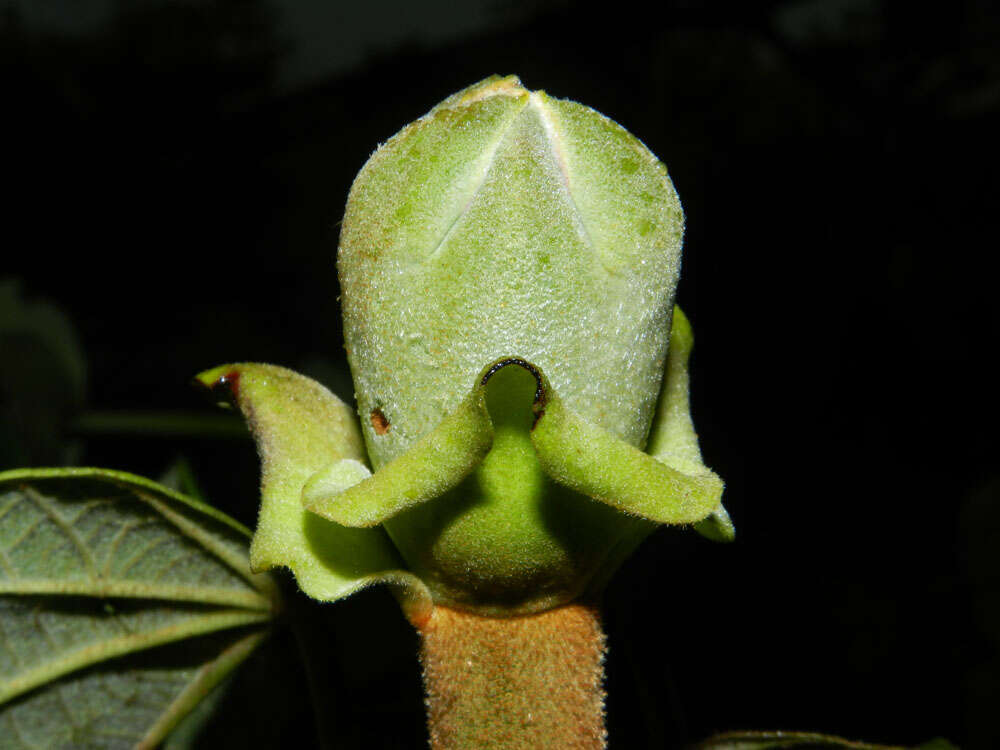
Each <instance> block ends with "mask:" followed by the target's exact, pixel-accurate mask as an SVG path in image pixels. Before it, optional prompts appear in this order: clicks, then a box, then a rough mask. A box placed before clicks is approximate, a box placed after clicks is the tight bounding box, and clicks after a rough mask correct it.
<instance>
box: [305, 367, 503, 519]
mask: <svg viewBox="0 0 1000 750" xmlns="http://www.w3.org/2000/svg"><path fill="white" fill-rule="evenodd" d="M492 445H493V424H492V422H491V421H490V415H489V412H488V411H487V410H486V402H485V395H484V390H483V388H482V386H481V385H479V386H477V387H475V388H473V389H472V391H471V392H470V393H469V394H468V395H467V396H466V397H465V399H464V400H463V401H462V402H461V403H460V404H459V405H458V408H456V409H455V410H454V411H452V412H451V413H450V414H448V415H447V416H446V417H445V418H444V419H442V420H441V422H440V424H438V426H437V427H435V428H434V429H433V430H431V431H430V432H428V433H427V434H426V435H424V436H423V437H422V438H420V439H419V440H418V441H417V442H416V443H415V444H414V445H413V446H412V447H411V448H410V449H409V450H408V451H406V452H405V453H403V454H402V455H400V456H397V457H396V458H394V459H393V460H392V461H390V462H389V463H387V464H386V465H385V466H383V467H382V468H381V469H379V470H378V471H377V472H375V474H371V475H370V476H368V477H367V478H365V477H364V476H363V475H361V474H360V473H359V472H358V470H357V468H356V467H353V466H351V465H350V464H347V463H346V462H344V461H338V462H336V463H334V464H332V465H330V466H329V467H327V468H326V469H324V470H323V471H321V472H319V473H317V474H316V475H314V476H313V477H312V479H310V481H309V482H308V484H307V485H306V486H305V488H304V490H303V493H302V502H303V504H304V505H305V507H306V508H308V509H309V510H310V511H312V512H313V513H315V514H317V515H320V516H322V517H323V518H326V519H329V520H331V521H335V522H336V523H339V524H343V525H344V526H351V527H367V526H376V525H378V524H380V523H383V522H385V521H387V520H389V519H390V518H392V517H393V516H396V515H398V514H399V513H401V512H402V511H404V510H407V509H408V508H412V507H414V506H416V505H419V504H421V503H424V502H426V501H428V500H433V499H434V498H436V497H439V496H441V495H442V494H444V493H445V492H446V491H448V490H450V489H451V488H452V487H455V486H456V485H457V484H458V483H459V482H461V481H462V480H463V479H464V478H465V477H467V476H468V475H469V474H470V473H471V472H472V470H473V469H475V468H476V466H477V465H478V464H479V463H480V462H481V461H482V460H483V457H484V456H485V455H486V454H487V453H488V452H489V450H490V447H491V446H492ZM362 468H364V467H362ZM365 471H366V472H367V470H365ZM351 480H353V482H352V481H351ZM359 480H360V481H359ZM354 482H357V483H356V484H355V483H354Z"/></svg>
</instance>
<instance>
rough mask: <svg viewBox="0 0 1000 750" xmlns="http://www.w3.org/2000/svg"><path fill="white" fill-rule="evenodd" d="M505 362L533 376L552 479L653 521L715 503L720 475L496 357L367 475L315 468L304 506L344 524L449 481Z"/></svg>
mask: <svg viewBox="0 0 1000 750" xmlns="http://www.w3.org/2000/svg"><path fill="white" fill-rule="evenodd" d="M508 365H519V366H521V367H523V368H524V369H526V370H528V371H529V372H530V373H531V374H532V375H534V377H535V380H536V383H537V389H536V391H535V398H534V405H533V410H534V411H535V415H536V419H535V424H534V427H533V428H532V431H531V442H532V444H533V446H534V448H535V452H536V454H537V456H538V459H539V462H540V464H541V466H542V469H543V470H544V471H545V473H546V474H548V475H549V477H551V478H552V479H553V480H555V481H556V482H558V483H559V484H562V485H564V486H566V487H569V488H570V489H572V490H574V491H576V492H580V493H581V494H584V495H587V496H588V497H591V498H593V499H595V500H599V501H601V502H603V503H605V504H607V505H610V506H612V507H614V508H616V509H617V510H620V511H621V512H623V513H626V514H628V515H633V516H639V517H641V518H644V519H647V520H650V521H654V522H656V523H664V524H688V523H696V522H698V521H701V520H703V519H705V518H706V517H707V516H708V515H709V514H711V513H712V512H713V511H714V510H715V509H716V508H717V507H718V506H719V498H720V497H721V495H722V481H721V480H720V479H719V478H718V477H717V476H716V475H715V474H713V473H711V472H710V471H708V470H704V471H701V472H697V473H693V474H687V473H685V472H683V471H681V470H679V469H676V468H674V467H672V466H670V465H668V464H666V463H665V462H664V461H663V459H662V458H661V459H654V458H653V457H651V456H649V455H647V454H645V453H643V452H642V451H641V450H639V449H638V448H635V447H634V446H632V445H630V444H629V443H626V442H625V441H624V440H622V439H620V438H618V437H617V436H615V435H612V434H611V433H609V432H607V431H606V430H603V429H601V428H599V427H596V426H594V425H592V424H589V423H588V422H586V421H585V420H584V419H582V418H580V417H578V416H577V415H575V414H573V413H572V412H571V411H570V410H569V409H568V408H567V407H566V406H565V404H564V403H563V401H562V400H561V399H560V398H559V396H558V395H557V394H556V393H555V391H554V389H553V388H552V386H551V385H550V384H549V382H548V380H547V379H546V378H545V376H544V374H543V373H542V372H541V370H539V369H538V368H537V367H535V366H534V365H533V364H531V363H530V362H527V361H526V360H523V359H519V358H504V359H500V360H497V361H496V362H494V363H493V364H491V365H489V366H487V367H486V368H485V369H484V370H483V371H482V372H481V373H480V375H479V377H478V378H477V381H476V383H475V385H474V386H473V388H472V390H471V391H470V392H469V394H468V395H467V396H466V397H465V398H464V399H463V400H462V402H461V403H460V405H459V407H458V408H457V409H455V410H454V411H453V412H451V413H450V414H448V415H447V416H446V417H445V418H444V419H443V420H442V421H441V422H440V424H438V426H437V427H436V428H435V429H433V430H431V432H429V433H427V434H426V435H424V436H423V437H422V438H421V439H420V440H418V441H417V443H416V444H415V445H414V446H413V447H412V448H411V449H410V450H408V451H407V452H405V453H404V454H402V455H400V456H398V457H396V458H395V459H393V460H391V461H390V462H389V463H388V464H386V465H385V466H383V467H382V468H381V469H379V470H378V471H377V472H375V473H374V474H372V475H371V476H369V477H363V474H361V472H359V471H358V470H357V469H356V468H355V467H353V466H352V465H351V463H348V462H344V461H338V462H335V463H333V464H331V465H330V466H329V467H327V468H326V469H325V470H324V471H321V472H318V473H317V474H315V475H314V476H313V477H312V478H311V479H310V480H309V482H308V483H307V484H306V486H305V488H304V491H303V503H304V505H305V507H306V508H308V509H309V510H310V511H312V512H313V513H316V514H319V515H321V516H323V517H324V518H327V519H330V520H332V521H335V522H337V523H339V524H343V525H345V526H361V527H366V526H374V525H376V524H380V523H383V522H385V521H387V520H389V519H391V518H393V517H394V516H396V515H398V514H399V513H401V512H402V511H404V510H407V509H409V508H413V507H414V506H417V505H420V504H421V503H424V502H427V501H429V500H432V499H434V498H436V497H440V496H441V495H443V494H444V493H445V492H447V491H448V490H450V489H452V488H453V487H455V486H457V485H458V484H459V482H461V481H462V479H464V478H465V477H466V476H468V475H469V474H470V473H471V472H472V471H473V469H475V467H476V466H477V465H478V464H479V463H480V462H481V461H482V460H483V457H484V456H485V455H486V454H487V453H488V452H489V450H490V447H491V446H492V443H493V422H492V420H491V419H490V414H489V411H488V410H487V408H486V400H485V393H486V384H487V383H488V382H489V380H490V378H491V377H492V376H493V375H494V374H495V373H496V372H498V371H499V370H501V369H502V368H504V367H506V366H508ZM352 481H353V482H356V483H354V484H352Z"/></svg>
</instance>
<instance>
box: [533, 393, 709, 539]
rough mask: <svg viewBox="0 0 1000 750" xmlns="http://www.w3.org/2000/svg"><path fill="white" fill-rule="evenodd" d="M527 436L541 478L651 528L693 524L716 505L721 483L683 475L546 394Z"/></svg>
mask: <svg viewBox="0 0 1000 750" xmlns="http://www.w3.org/2000/svg"><path fill="white" fill-rule="evenodd" d="M538 414H539V417H538V420H537V422H536V423H535V428H534V429H533V430H532V433H531V442H532V443H533V444H534V446H535V451H536V453H537V454H538V460H539V461H540V462H541V464H542V468H543V469H544V471H545V473H546V474H548V475H549V476H550V477H551V478H552V479H554V480H555V481H556V482H558V483H559V484H562V485H564V486H566V487H569V488H570V489H572V490H575V491H576V492H580V493H582V494H584V495H587V496H588V497H591V498H593V499H594V500H599V501H601V502H603V503H606V504H608V505H610V506H612V507H613V508H616V509H618V510H620V511H622V512H623V513H627V514H629V515H633V516H639V517H641V518H645V519H647V520H650V521H655V522H656V523H664V524H686V523H696V522H698V521H701V520H702V519H704V518H706V517H707V516H708V515H709V514H711V513H712V512H713V511H714V510H715V508H717V507H718V505H719V499H720V498H721V497H722V480H721V479H719V478H718V477H717V476H716V475H715V474H712V473H710V472H709V473H707V474H686V473H684V472H683V471H679V470H678V469H675V468H673V467H671V466H668V465H667V464H665V463H662V462H661V461H659V460H657V459H654V458H653V457H652V456H649V455H648V454H646V453H643V452H642V451H641V450H639V449H638V448H636V447H635V446H632V445H630V444H628V443H626V442H625V441H624V440H622V439H621V438H619V437H617V436H615V435H612V434H611V433H610V432H607V431H606V430H602V429H601V428H600V427H596V426H594V425H592V424H589V423H588V422H585V421H584V420H583V419H581V418H580V417H578V416H576V415H575V414H573V413H572V412H571V411H569V409H567V408H566V406H565V404H564V403H563V401H562V400H561V399H560V398H558V397H557V396H556V395H555V394H554V393H552V392H551V391H549V394H548V397H547V398H546V402H545V404H544V407H543V408H542V409H540V410H539V411H538Z"/></svg>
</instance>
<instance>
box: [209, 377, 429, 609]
mask: <svg viewBox="0 0 1000 750" xmlns="http://www.w3.org/2000/svg"><path fill="white" fill-rule="evenodd" d="M196 379H197V380H198V381H199V382H200V383H202V384H203V385H204V386H206V387H207V388H209V389H211V390H212V391H213V392H215V393H218V395H219V396H220V397H223V398H225V399H228V400H232V401H233V402H235V403H236V405H237V406H238V407H239V409H240V410H241V411H242V412H243V414H244V416H245V417H246V419H247V422H248V423H249V425H250V429H251V431H252V432H253V436H254V439H255V440H256V441H257V450H258V452H259V453H260V456H261V507H260V515H259V517H258V521H257V531H256V532H255V534H254V538H253V543H252V545H251V548H250V562H251V567H252V569H253V570H257V571H262V570H269V569H271V568H274V567H277V566H284V567H287V568H289V569H291V571H292V572H293V573H294V574H295V579H296V581H297V582H298V584H299V586H300V587H301V588H302V590H303V591H304V592H305V593H306V594H307V595H309V596H311V597H312V598H314V599H319V600H321V601H334V600H337V599H341V598H343V597H345V596H348V595H349V594H352V593H353V592H355V591H357V590H359V589H361V588H364V587H365V586H368V585H371V584H373V583H387V584H389V585H391V586H392V587H393V591H394V593H395V594H396V595H397V597H399V598H400V599H401V603H402V605H403V608H404V610H405V611H406V613H407V615H408V616H409V617H410V618H411V619H420V618H421V617H423V616H425V615H426V614H428V613H429V611H430V594H429V592H428V591H427V589H426V587H425V586H424V585H423V583H422V582H421V581H420V579H419V578H417V577H416V576H414V575H412V574H411V573H409V572H407V571H406V570H405V569H404V566H403V562H402V561H401V560H400V558H399V555H398V554H397V553H396V551H395V549H394V548H393V546H392V543H391V542H390V541H389V537H388V535H387V534H386V533H385V531H384V530H383V529H381V528H374V529H350V528H346V527H344V526H341V525H339V524H336V523H332V522H330V521H328V520H326V519H323V518H320V517H319V516H317V515H315V514H313V513H309V512H307V511H306V509H305V508H304V507H303V505H302V490H303V487H304V486H305V484H306V482H307V480H309V478H310V477H312V476H313V475H315V474H316V473H317V472H319V471H321V470H327V469H329V468H330V467H331V466H334V465H336V464H338V462H341V461H344V460H349V461H351V462H353V463H354V464H359V463H360V464H363V463H364V462H365V451H364V445H363V443H362V440H361V434H360V432H359V430H358V425H357V419H356V417H355V415H354V412H353V411H352V410H351V408H350V407H349V406H347V404H345V403H344V402H343V401H341V400H340V399H339V398H337V397H336V396H334V395H333V394H332V393H330V391H328V390H327V389H326V388H324V387H323V386H322V385H320V384H319V383H317V382H316V381H314V380H311V379H310V378H307V377H305V376H304V375H299V374H298V373H295V372H292V371H291V370H286V369H284V368H282V367H275V366H273V365H264V364H253V363H243V364H231V365H223V366H221V367H216V368H214V369H212V370H208V371H206V372H203V373H201V374H200V375H198V376H197V378H196ZM361 468H362V469H363V468H364V467H363V466H362V467H361Z"/></svg>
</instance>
